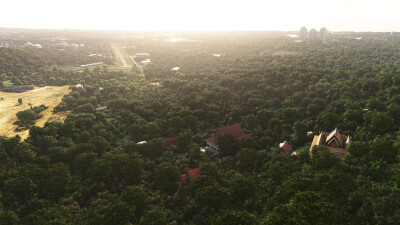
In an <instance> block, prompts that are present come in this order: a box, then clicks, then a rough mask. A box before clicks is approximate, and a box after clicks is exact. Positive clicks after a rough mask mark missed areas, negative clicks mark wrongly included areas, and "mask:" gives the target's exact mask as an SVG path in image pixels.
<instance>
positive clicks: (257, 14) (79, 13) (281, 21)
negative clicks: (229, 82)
mask: <svg viewBox="0 0 400 225" xmlns="http://www.w3.org/2000/svg"><path fill="white" fill-rule="evenodd" d="M1 6H2V9H3V10H2V12H1V14H0V27H7V28H33V29H89V30H188V31H197V30H199V31H202V30H256V31H263V30H280V31H298V29H299V27H302V26H304V25H306V27H309V28H313V27H314V28H317V27H328V28H329V31H333V32H336V31H376V32H390V31H396V32H400V16H399V14H398V12H397V11H398V9H400V1H398V0H303V1H298V0H281V1H272V0H271V1H269V0H247V1H243V0H233V1H232V0H231V1H228V0H218V1H216V0H203V1H192V0H169V1H162V0H146V1H142V0H141V1H137V0H131V1H128V0H113V1H94V0H86V1H78V0H70V1H68V2H65V1H63V2H61V1H59V2H58V1H54V0H53V1H50V0H35V1H31V0H18V1H5V2H2V4H1ZM305 11H312V12H313V13H303V12H305Z"/></svg>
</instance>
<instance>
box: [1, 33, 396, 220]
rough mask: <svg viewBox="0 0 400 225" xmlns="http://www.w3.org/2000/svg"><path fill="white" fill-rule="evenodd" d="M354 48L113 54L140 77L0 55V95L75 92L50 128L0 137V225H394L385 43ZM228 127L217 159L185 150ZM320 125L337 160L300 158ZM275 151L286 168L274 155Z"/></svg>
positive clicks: (187, 46)
mask: <svg viewBox="0 0 400 225" xmlns="http://www.w3.org/2000/svg"><path fill="white" fill-rule="evenodd" d="M177 35H178V34H177ZM358 35H361V36H363V39H361V40H357V39H355V38H354V37H352V35H344V34H343V35H336V36H334V37H332V38H333V39H334V40H335V41H330V42H328V43H327V44H325V45H324V44H322V43H319V42H307V43H296V42H293V39H291V38H288V37H286V34H285V35H284V34H282V33H263V32H257V33H252V32H248V33H235V32H221V33H213V35H211V34H210V33H198V34H187V35H186V36H185V37H186V38H187V39H189V40H193V41H182V42H175V43H171V42H166V41H164V39H166V38H168V37H165V36H163V34H156V33H154V34H147V36H146V38H136V37H129V38H128V37H126V38H125V39H124V43H125V44H126V46H127V51H130V53H131V54H133V53H134V52H147V53H149V54H150V56H151V63H150V64H148V65H147V66H145V67H144V68H143V70H144V74H145V76H146V77H145V78H142V77H139V76H138V73H137V72H135V70H132V71H131V72H122V71H110V70H109V69H108V68H107V66H104V67H97V68H93V69H83V70H81V71H71V70H67V69H65V68H60V67H59V66H58V67H57V63H56V61H58V60H61V59H60V58H58V56H55V59H53V61H51V60H50V61H49V60H48V57H49V56H48V55H47V56H43V54H48V53H43V52H42V53H40V54H39V53H35V52H29V53H27V50H26V49H25V50H24V49H2V48H0V74H5V76H0V78H1V77H4V79H3V80H2V81H6V80H7V81H8V80H12V79H14V81H18V80H19V81H20V82H21V83H22V84H41V83H46V84H52V85H64V84H71V85H72V84H74V85H75V84H78V83H79V84H82V85H83V88H76V87H72V91H71V92H70V93H69V94H68V95H66V96H64V97H63V101H62V103H61V104H60V105H58V106H57V107H56V108H55V111H57V112H59V111H67V110H70V111H71V113H70V114H69V115H68V118H67V119H66V120H65V122H64V123H57V122H53V123H47V124H46V125H45V126H44V127H43V128H40V127H32V128H30V131H29V133H30V136H29V138H28V139H27V140H25V141H24V142H20V140H19V138H18V137H14V138H6V137H0V161H1V164H0V176H1V180H0V191H1V198H0V202H1V207H0V221H7V222H8V223H11V224H218V225H219V224H310V223H312V224H398V223H399V210H400V200H399V198H398V191H397V187H398V185H399V182H400V179H399V177H400V169H399V168H400V164H399V161H398V155H399V148H400V138H399V135H398V130H399V125H400V124H399V122H400V117H399V115H400V114H399V113H400V108H399V106H398V105H399V103H400V86H399V85H400V69H399V67H398V64H399V63H400V55H399V54H400V53H399V49H400V41H399V40H400V39H398V37H397V36H389V35H387V34H358ZM154 39H157V40H156V41H155V40H154ZM103 41H105V42H107V41H109V42H111V41H113V39H111V38H110V37H108V36H104V39H103ZM93 42H96V41H95V39H94V40H93ZM88 43H91V42H88ZM98 46H100V45H98ZM99 48H101V47H99ZM104 48H108V47H104ZM102 50H103V51H106V50H105V49H102ZM282 51H285V52H295V53H296V54H284V55H279V54H277V53H276V52H282ZM214 53H215V54H220V57H216V56H214V55H213V54H214ZM274 53H275V54H274ZM2 59H4V61H1V60H2ZM9 60H11V62H19V63H7V64H6V65H5V64H2V63H1V62H5V61H9ZM74 60H77V61H78V63H81V62H83V61H80V59H79V58H77V59H74ZM2 65H3V66H2ZM177 66H178V67H180V69H179V70H178V71H173V70H171V69H172V68H173V67H177ZM154 83H160V85H154ZM103 106H107V107H106V108H100V107H103ZM365 109H368V110H365ZM27 117H28V118H29V116H27ZM238 122H240V123H241V125H242V127H243V129H244V131H245V132H246V133H248V134H250V135H251V138H241V139H239V140H235V138H234V137H232V135H230V134H223V135H219V136H218V141H219V143H220V145H221V146H220V148H221V154H220V155H215V154H211V153H203V152H201V151H200V150H199V148H200V147H201V146H204V145H205V141H204V139H205V138H207V137H210V136H212V135H215V132H216V130H217V129H218V128H221V127H224V126H227V125H230V124H234V123H238ZM335 127H337V128H338V129H339V130H340V131H341V133H343V134H347V135H350V136H352V137H353V140H352V144H351V145H350V148H349V153H348V154H347V155H346V158H345V160H344V161H340V160H339V159H338V158H337V157H336V156H335V155H333V154H332V153H330V152H329V151H328V150H327V149H326V148H324V147H316V148H314V150H313V155H312V157H310V155H309V154H308V150H309V146H310V142H311V140H312V139H311V138H312V135H311V136H308V135H307V132H308V131H313V132H314V133H317V132H318V131H322V130H323V131H331V130H332V129H334V128H335ZM171 137H177V142H176V145H173V146H172V147H170V148H168V149H165V148H164V140H165V139H167V138H171ZM284 140H288V141H289V142H290V143H291V144H292V145H293V148H294V149H297V153H298V157H297V158H296V159H294V158H292V157H290V156H288V155H284V154H283V153H282V152H280V151H277V150H276V149H277V146H278V144H279V143H280V142H282V141H284ZM142 141H146V143H144V144H143V143H141V144H139V142H142ZM194 168H200V170H199V171H200V172H199V175H198V176H197V177H195V178H193V179H190V184H189V185H186V184H183V183H182V182H181V181H180V180H179V176H180V175H182V174H185V173H186V172H187V171H188V170H191V169H194Z"/></svg>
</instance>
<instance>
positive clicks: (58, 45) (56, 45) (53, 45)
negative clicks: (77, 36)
mask: <svg viewBox="0 0 400 225" xmlns="http://www.w3.org/2000/svg"><path fill="white" fill-rule="evenodd" d="M48 46H49V47H50V48H58V49H69V50H78V48H83V47H85V45H84V44H76V43H72V44H68V43H67V42H64V41H63V42H58V43H51V44H48Z"/></svg>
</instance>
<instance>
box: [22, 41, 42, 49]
mask: <svg viewBox="0 0 400 225" xmlns="http://www.w3.org/2000/svg"><path fill="white" fill-rule="evenodd" d="M22 47H24V48H42V45H40V44H32V43H31V42H26V43H25V44H24V45H23V46H22Z"/></svg>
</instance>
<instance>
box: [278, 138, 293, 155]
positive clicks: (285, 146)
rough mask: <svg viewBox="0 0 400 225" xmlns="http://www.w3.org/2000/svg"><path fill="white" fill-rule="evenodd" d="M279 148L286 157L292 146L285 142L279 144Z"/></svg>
mask: <svg viewBox="0 0 400 225" xmlns="http://www.w3.org/2000/svg"><path fill="white" fill-rule="evenodd" d="M279 148H280V149H281V150H282V151H283V153H285V154H286V155H287V154H289V152H290V151H291V150H292V146H291V145H290V144H289V143H288V142H287V141H286V140H285V141H284V142H282V143H280V144H279Z"/></svg>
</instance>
